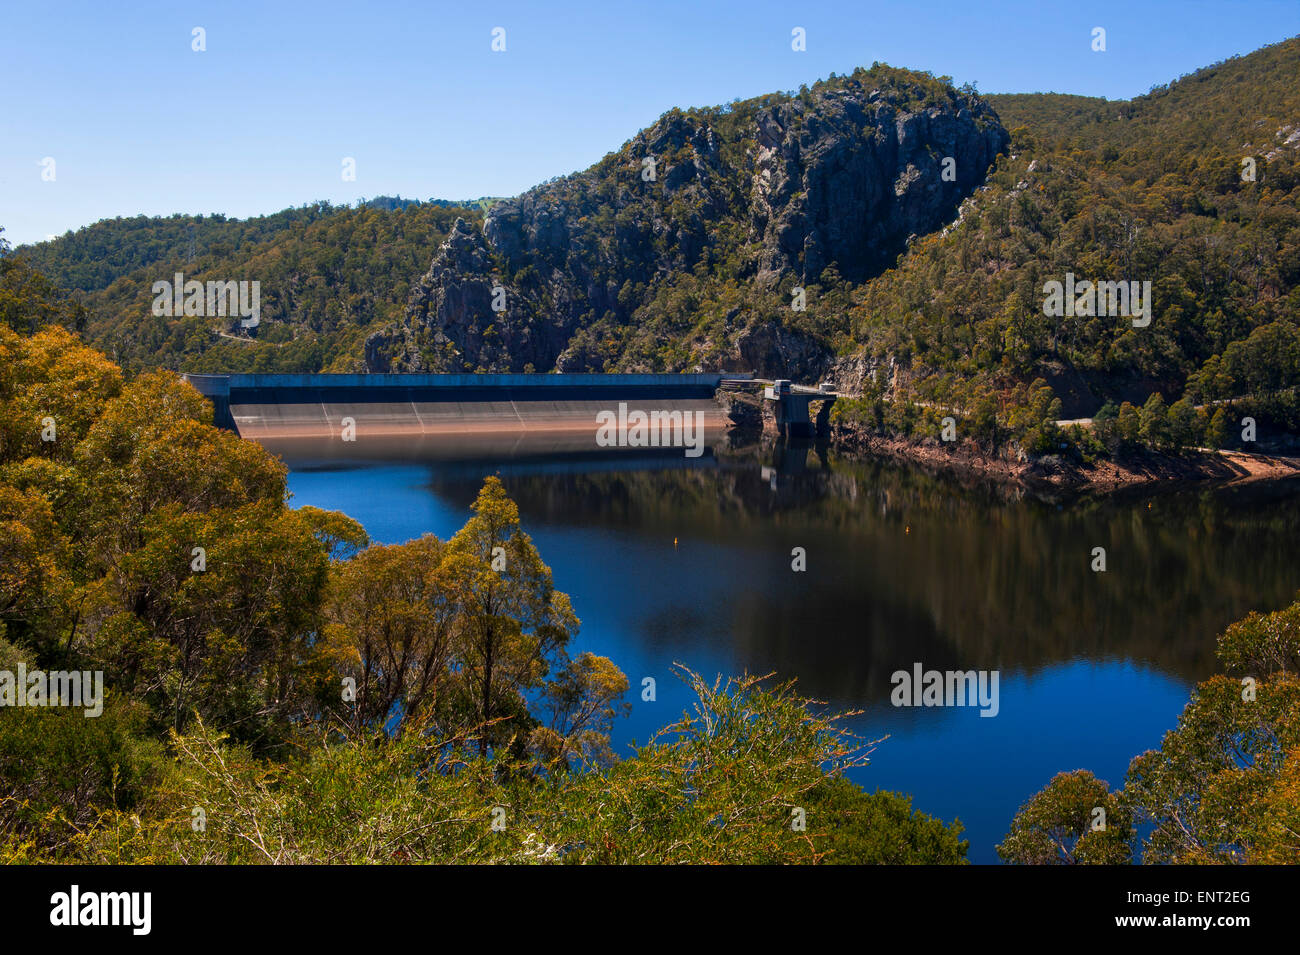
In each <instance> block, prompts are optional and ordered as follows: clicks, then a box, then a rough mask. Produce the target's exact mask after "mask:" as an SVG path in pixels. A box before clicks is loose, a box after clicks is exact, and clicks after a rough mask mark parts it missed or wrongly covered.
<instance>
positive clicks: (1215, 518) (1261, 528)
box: [268, 441, 1300, 862]
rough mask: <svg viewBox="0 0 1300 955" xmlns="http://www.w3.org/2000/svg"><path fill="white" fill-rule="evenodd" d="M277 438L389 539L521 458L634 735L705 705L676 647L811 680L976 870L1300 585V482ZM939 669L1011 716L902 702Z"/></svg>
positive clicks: (1179, 702)
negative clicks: (985, 683) (1054, 793)
mask: <svg viewBox="0 0 1300 955" xmlns="http://www.w3.org/2000/svg"><path fill="white" fill-rule="evenodd" d="M268 447H269V448H270V449H271V450H272V451H275V452H277V453H280V454H281V455H282V456H283V457H284V458H285V459H286V462H287V463H288V464H289V466H290V469H291V471H290V488H291V490H292V492H293V495H294V498H293V503H294V505H295V506H301V505H304V504H312V505H315V506H317V507H322V508H329V509H333V510H339V511H343V512H344V513H346V514H348V515H350V516H351V517H353V518H355V519H356V520H358V521H360V522H361V523H362V524H363V525H364V526H365V527H366V530H367V531H368V532H369V533H370V535H371V537H372V538H373V539H375V540H376V541H380V542H383V543H395V542H400V541H405V540H409V539H411V538H413V537H417V536H419V535H421V534H424V533H433V534H436V535H437V536H439V537H441V538H446V537H449V536H450V535H451V534H453V533H454V532H455V531H456V530H457V529H459V528H460V527H461V525H462V524H463V523H464V522H465V520H466V518H467V517H468V515H469V505H470V503H471V502H472V501H473V499H474V496H475V494H476V493H477V491H478V488H479V486H480V484H481V481H482V479H483V477H484V476H485V475H487V474H492V473H496V474H499V475H500V476H501V478H502V480H503V482H504V483H505V485H506V488H507V490H508V491H509V493H510V494H511V496H512V497H513V498H514V500H515V501H516V502H517V503H518V505H519V508H520V512H521V515H522V519H523V524H524V527H525V529H526V530H527V532H528V533H529V534H530V535H531V536H532V538H533V540H534V542H535V543H536V545H537V547H538V549H539V550H540V552H541V555H542V558H543V559H544V560H545V561H546V562H547V563H548V564H549V565H550V566H551V568H552V570H553V572H554V579H555V584H556V586H557V587H558V588H559V589H561V590H563V591H565V592H567V593H568V594H569V595H570V596H571V597H572V599H573V606H574V609H575V610H576V612H577V614H578V616H579V617H580V618H581V620H582V627H581V630H580V632H579V633H578V635H577V637H576V638H575V639H574V641H573V643H572V644H571V646H570V651H571V652H573V653H575V654H576V653H578V652H581V651H583V650H591V651H593V652H595V653H599V654H602V655H605V656H608V657H610V658H611V659H613V661H614V662H615V663H616V664H617V665H618V666H619V667H620V668H621V669H622V670H623V671H624V672H625V673H626V674H627V676H628V679H629V681H630V683H631V685H632V691H631V692H630V693H629V695H628V699H629V701H630V702H631V703H632V712H631V715H630V716H629V717H628V718H627V719H623V720H621V721H620V722H619V724H618V725H617V727H616V730H615V737H614V743H615V751H616V752H619V751H621V752H628V750H627V746H628V744H630V743H631V742H632V741H634V740H635V741H638V742H644V741H645V740H647V739H648V738H649V737H650V735H651V734H652V733H653V732H654V731H655V730H656V729H658V728H660V727H662V726H664V725H666V724H668V723H670V722H672V721H673V720H675V719H676V718H677V717H679V716H680V715H681V713H682V711H683V709H684V708H685V707H686V706H687V705H688V703H689V700H690V694H689V692H688V691H687V689H686V687H685V686H683V685H682V684H681V683H680V682H679V681H678V680H677V679H676V678H675V677H674V676H673V671H672V664H673V663H674V662H680V663H683V664H686V665H687V666H689V667H691V668H692V669H694V670H696V671H699V672H701V673H703V674H705V675H706V676H709V677H712V676H713V675H715V674H724V675H730V674H740V673H742V672H745V671H748V672H750V673H758V674H766V673H769V672H773V673H775V674H776V676H777V677H779V678H791V677H793V678H797V680H798V686H799V688H800V689H801V691H802V692H803V693H804V694H805V695H807V696H811V697H814V698H816V699H818V700H822V701H825V702H826V703H828V704H830V705H831V706H832V707H834V708H836V709H840V710H860V711H862V712H861V713H860V714H859V715H858V716H856V717H854V718H853V720H852V726H853V728H854V729H855V730H856V731H857V732H858V733H859V734H860V735H862V736H865V737H868V738H873V739H874V738H879V737H888V738H887V739H885V740H884V741H883V742H882V743H880V745H879V746H878V748H877V749H876V752H875V754H874V755H873V757H872V762H871V764H870V765H869V766H867V767H865V768H863V769H861V770H855V771H854V772H853V774H852V778H853V779H854V781H855V782H857V783H859V784H860V785H862V786H864V787H866V788H868V789H877V788H880V789H890V790H896V791H899V792H903V793H906V794H909V795H911V796H912V797H913V805H914V806H915V807H916V808H918V809H921V810H923V811H925V812H927V813H930V814H931V815H935V816H938V817H940V818H942V819H944V820H952V819H953V818H959V819H960V820H961V822H962V824H963V825H964V826H965V827H966V837H967V838H969V839H970V842H971V847H970V858H971V859H972V861H975V862H995V861H997V856H996V853H995V851H994V846H995V845H996V844H997V842H999V841H1000V840H1001V839H1002V837H1003V836H1004V835H1005V833H1006V831H1007V827H1008V825H1009V823H1010V821H1011V818H1012V816H1013V815H1014V813H1015V811H1016V809H1017V807H1018V806H1019V805H1020V804H1021V803H1022V802H1023V801H1024V800H1025V799H1027V798H1028V797H1029V796H1030V795H1032V794H1033V793H1035V792H1037V791H1038V790H1039V789H1041V788H1042V787H1043V786H1044V785H1045V784H1046V783H1047V782H1048V780H1050V779H1051V777H1052V776H1053V775H1054V774H1055V773H1058V772H1061V771H1064V770H1072V769H1079V768H1086V769H1090V770H1092V771H1093V772H1095V773H1096V774H1097V775H1098V776H1099V777H1101V778H1102V779H1105V780H1107V781H1108V782H1110V783H1111V784H1112V786H1119V785H1121V784H1122V782H1123V776H1124V772H1125V769H1126V768H1127V766H1128V762H1129V760H1130V759H1131V758H1132V757H1133V756H1135V755H1136V754H1138V753H1140V752H1142V751H1144V750H1146V749H1149V748H1152V747H1155V746H1157V745H1159V743H1160V739H1161V736H1162V734H1163V733H1164V732H1165V731H1167V730H1169V729H1171V728H1172V727H1173V726H1174V725H1175V723H1176V721H1177V719H1178V715H1179V713H1180V712H1181V710H1182V708H1183V706H1184V705H1185V704H1186V702H1187V699H1188V695H1189V693H1190V691H1191V689H1192V688H1193V686H1194V685H1195V683H1196V682H1197V681H1199V680H1201V679H1204V678H1205V677H1207V676H1209V675H1210V674H1211V673H1213V672H1214V671H1215V669H1216V663H1215V659H1214V639H1215V636H1216V634H1217V633H1218V632H1220V631H1221V630H1222V629H1223V627H1224V626H1225V625H1227V624H1228V623H1230V622H1232V621H1233V620H1236V619H1238V618H1240V617H1241V616H1244V615H1245V614H1246V613H1247V612H1248V611H1250V610H1262V611H1268V610H1275V609H1278V608H1280V607H1282V606H1284V605H1286V604H1287V603H1289V602H1290V600H1291V599H1292V598H1293V597H1294V596H1295V594H1296V592H1297V590H1298V589H1300V570H1298V568H1300V561H1297V557H1300V534H1297V531H1298V530H1300V482H1291V483H1290V484H1287V483H1281V484H1275V485H1272V486H1260V487H1254V488H1244V487H1243V488H1220V489H1217V490H1216V489H1206V488H1200V489H1193V490H1184V491H1165V492H1163V493H1160V494H1139V495H1133V494H1130V495H1125V496H1123V497H1119V498H1110V499H1096V498H1087V497H1083V498H1074V499H1068V500H1059V501H1056V500H1045V499H1041V498H1038V497H1035V496H1033V495H1029V494H1026V493H1023V492H1018V491H1010V490H1007V489H996V488H990V487H983V486H978V485H976V486H969V485H965V484H963V483H960V482H957V481H955V480H954V479H951V478H939V477H934V476H930V475H928V474H925V473H923V472H920V471H917V470H913V469H908V468H904V467H901V466H897V465H893V464H886V463H881V462H873V461H863V460H855V459H851V458H847V457H842V456H839V455H836V454H835V453H833V452H827V451H826V450H824V449H822V450H818V449H815V448H798V447H794V448H789V447H784V446H781V445H777V446H767V447H765V448H762V449H756V450H752V451H748V452H719V453H718V454H714V453H713V452H710V453H709V454H707V455H706V456H704V457H702V458H699V459H696V460H687V459H685V458H684V457H683V456H682V455H681V453H680V452H676V453H675V454H664V455H662V456H645V455H642V454H641V453H640V452H635V451H622V452H612V453H609V454H606V455H590V454H573V453H561V452H557V453H553V454H532V455H530V456H527V457H518V456H514V455H511V454H507V453H503V454H501V455H499V456H497V457H495V458H493V457H486V458H485V457H476V458H474V459H470V460H464V459H457V457H456V455H455V454H454V453H448V449H447V448H445V447H444V448H441V449H440V453H439V455H438V456H437V459H436V460H434V459H430V458H428V457H427V456H425V455H423V454H420V453H410V454H406V455H404V454H402V453H401V451H400V449H391V448H390V449H388V450H387V451H385V452H384V453H383V454H382V455H378V456H376V457H375V458H372V459H367V458H365V457H357V456H356V455H355V454H353V455H352V456H350V457H346V458H345V457H343V456H341V455H340V454H339V453H338V450H339V447H340V445H339V443H338V442H328V441H322V442H320V443H317V444H313V443H297V444H294V445H293V446H292V447H279V448H277V447H276V446H275V444H274V442H268ZM476 453H478V452H476ZM1096 547H1104V548H1105V551H1106V570H1105V571H1104V572H1096V571H1094V570H1093V569H1092V564H1093V561H1094V556H1093V550H1094V548H1096ZM795 548H803V550H804V552H805V553H806V566H807V569H806V571H804V572H795V571H794V570H792V560H793V558H792V552H793V551H794V549H795ZM917 664H920V665H922V667H923V668H924V669H926V670H941V671H943V670H962V671H965V670H986V671H997V672H998V675H999V701H998V712H997V715H996V716H995V717H993V718H987V717H981V715H980V710H979V709H977V708H958V707H937V708H936V707H930V708H926V707H912V708H902V707H895V706H893V705H892V704H891V702H890V694H891V691H892V690H893V684H892V683H891V675H892V674H893V673H894V672H895V671H899V670H904V671H908V672H909V673H910V672H912V671H913V668H914V667H915V666H916V665H917ZM645 677H653V678H654V679H655V680H656V682H657V690H658V692H657V699H656V700H655V701H654V702H643V701H642V699H641V694H640V688H641V685H642V680H643V679H644V678H645Z"/></svg>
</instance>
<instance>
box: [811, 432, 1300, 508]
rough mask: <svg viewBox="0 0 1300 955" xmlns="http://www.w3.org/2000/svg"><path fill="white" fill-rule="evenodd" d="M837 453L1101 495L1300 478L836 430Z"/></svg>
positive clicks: (1275, 460)
mask: <svg viewBox="0 0 1300 955" xmlns="http://www.w3.org/2000/svg"><path fill="white" fill-rule="evenodd" d="M830 438H831V442H832V443H833V444H834V445H835V447H837V448H838V449H841V450H844V451H849V452H853V453H866V454H872V455H879V456H883V457H889V458H894V459H896V460H900V461H904V462H910V463H914V464H921V465H924V466H926V467H930V468H935V469H938V470H943V471H949V472H955V473H960V474H964V475H977V476H980V477H985V478H990V479H993V480H998V481H1003V482H1006V483H1011V484H1017V485H1021V486H1024V487H1029V488H1038V489H1048V488H1050V489H1056V490H1062V491H1067V490H1068V491H1082V492H1101V493H1106V492H1110V491H1118V490H1123V489H1126V488H1134V487H1142V486H1151V485H1156V484H1179V485H1182V484H1190V483H1213V484H1221V485H1225V486H1226V485H1242V484H1253V483H1259V482H1264V481H1278V480H1285V479H1287V478H1293V477H1298V476H1300V457H1289V456H1286V455H1277V454H1258V453H1255V454H1251V453H1246V452H1241V451H1217V452H1216V451H1209V450H1204V449H1198V450H1195V451H1189V452H1187V453H1185V454H1181V455H1167V454H1159V453H1156V452H1153V451H1143V452H1142V453H1141V454H1139V455H1136V456H1134V457H1132V458H1131V459H1128V460H1125V461H1115V460H1111V459H1106V458H1098V459H1097V460H1095V461H1093V462H1092V463H1091V464H1083V463H1081V462H1076V461H1071V460H1069V459H1066V458H1058V457H1055V456H1048V457H1045V458H1039V459H1036V460H1031V461H1020V460H1016V459H1014V458H1011V457H1003V456H1001V455H991V454H989V453H988V452H986V451H984V450H982V449H981V448H979V447H978V446H977V445H976V444H975V443H974V442H970V441H967V442H962V443H959V444H954V445H947V444H940V443H939V442H937V441H934V440H928V441H914V440H906V439H901V438H891V437H886V436H882V435H878V434H870V433H867V432H863V431H859V430H857V429H855V428H849V427H845V426H843V425H835V426H833V427H832V429H831V436H830Z"/></svg>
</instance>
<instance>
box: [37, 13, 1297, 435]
mask: <svg viewBox="0 0 1300 955" xmlns="http://www.w3.org/2000/svg"><path fill="white" fill-rule="evenodd" d="M1298 75H1300V39H1292V40H1288V41H1285V42H1283V43H1279V44H1276V45H1274V46H1270V47H1267V48H1264V49H1262V50H1259V51H1256V52H1255V53H1252V54H1250V55H1248V56H1244V57H1239V58H1236V59H1233V60H1230V61H1227V62H1225V63H1221V64H1217V65H1215V66H1211V67H1207V68H1206V69H1203V70H1200V71H1198V72H1196V73H1194V74H1191V75H1189V76H1186V77H1183V78H1181V79H1179V80H1177V81H1175V82H1171V83H1170V84H1169V85H1167V86H1163V87H1159V88H1157V89H1154V90H1152V91H1151V92H1150V93H1149V94H1147V95H1145V96H1141V97H1137V98H1135V99H1133V100H1131V101H1122V102H1118V101H1105V100H1101V99H1093V98H1089V97H1080V96H1067V95H1059V94H1050V93H1044V94H1037V93H1036V94H1023V95H999V96H987V97H981V96H980V95H979V94H978V93H976V92H975V91H974V90H972V89H960V90H959V89H954V88H953V87H952V86H951V85H950V83H948V82H947V81H946V78H935V77H932V76H930V75H928V74H920V73H914V72H909V71H906V70H897V69H892V68H889V67H884V66H879V65H877V66H875V67H873V68H871V69H870V70H857V71H855V72H854V73H852V74H851V75H848V76H842V77H835V76H832V77H831V78H829V79H827V80H824V81H821V82H819V83H816V84H814V85H813V86H811V87H806V88H803V89H800V90H798V91H795V92H792V93H774V94H770V95H767V96H762V97H757V98H755V99H752V100H747V101H737V102H733V103H731V104H728V105H726V106H720V107H711V108H699V109H689V110H673V111H670V112H669V113H667V114H665V115H664V116H662V117H661V118H660V119H659V120H657V121H656V122H655V123H654V124H653V125H651V126H650V127H648V128H647V129H645V130H643V131H641V132H640V133H638V134H637V135H636V136H634V137H633V138H632V139H631V140H629V141H628V142H627V143H626V144H624V145H623V147H621V148H620V149H619V150H617V151H615V152H612V153H610V154H609V155H608V156H606V157H605V158H604V159H603V160H601V161H600V162H599V163H597V164H596V165H595V166H593V167H591V168H590V169H588V170H585V171H583V172H580V173H576V174H574V175H572V176H566V177H562V178H559V179H557V180H553V181H551V182H548V183H545V184H543V185H541V186H538V187H537V188H535V189H533V190H530V191H529V192H527V193H525V194H523V195H521V196H519V197H515V198H513V199H506V200H480V201H476V202H474V203H471V204H467V206H465V207H461V208H448V207H444V206H441V205H433V204H427V203H426V204H420V205H408V204H406V201H405V200H392V201H389V202H385V203H381V204H380V205H382V206H383V207H382V208H381V207H377V206H370V207H362V208H355V209H354V208H343V209H338V208H330V207H327V206H313V207H306V208H304V209H296V210H286V211H285V212H283V213H278V214H277V215H275V216H268V217H265V218H263V219H258V220H248V221H247V222H243V223H237V222H226V221H224V220H219V219H215V218H214V219H209V220H204V221H202V222H195V221H192V220H187V219H184V218H175V219H168V220H156V219H155V220H121V221H117V220H115V221H113V222H106V223H99V224H97V225H95V226H92V227H90V228H88V229H85V230H82V231H81V232H78V233H76V234H74V235H72V236H68V237H65V238H63V239H60V240H56V241H54V242H51V243H43V244H41V245H39V246H37V247H35V248H33V249H30V250H22V251H23V253H24V255H25V256H26V257H27V258H28V259H29V260H30V262H31V263H32V264H34V265H35V266H37V267H38V268H40V269H41V270H43V271H45V272H47V273H48V274H49V275H50V276H51V277H52V278H53V280H54V281H55V282H57V283H59V284H62V285H64V286H66V287H69V288H75V289H80V290H82V291H81V292H79V295H80V297H81V299H82V300H83V302H84V303H85V305H86V307H87V308H88V310H89V314H88V317H87V319H86V322H85V332H84V334H85V336H86V337H87V338H88V339H89V340H90V341H92V342H93V343H95V344H97V345H99V346H100V347H102V348H104V349H105V350H107V351H108V352H109V353H110V354H112V355H113V356H114V357H115V359H116V360H118V361H120V362H122V363H124V364H126V365H127V366H128V367H131V368H134V367H141V366H149V365H164V366H167V367H181V366H184V367H188V368H192V369H195V370H216V369H230V370H272V369H285V370H288V369H300V370H321V369H330V370H354V369H363V368H364V369H369V370H417V369H423V370H444V371H462V370H470V371H474V370H485V371H486V370H516V371H521V370H527V369H529V368H534V369H536V370H539V371H540V370H548V369H558V370H563V371H582V370H602V369H625V370H690V369H692V368H696V367H703V368H724V367H725V368H736V367H739V368H746V369H753V370H754V371H756V372H759V373H761V374H767V375H773V376H775V375H781V376H785V377H794V378H799V379H804V380H808V379H813V378H817V377H823V376H829V377H831V378H833V379H834V380H835V381H836V382H837V383H838V384H839V385H840V386H841V388H843V389H847V390H850V391H855V392H860V393H861V394H862V395H863V396H864V397H863V403H862V405H861V406H860V407H859V408H857V409H856V411H855V412H854V413H856V414H857V415H858V417H859V418H860V420H861V422H862V423H864V424H866V425H868V426H872V427H877V428H883V429H885V430H890V431H894V432H901V433H916V432H918V431H924V430H925V428H927V427H929V425H928V424H927V423H926V421H925V420H924V418H925V415H924V414H918V412H917V409H918V408H946V409H951V410H952V411H953V412H954V413H956V414H957V415H958V416H959V417H960V418H961V419H962V420H963V423H964V427H965V429H966V432H965V433H967V434H974V435H975V436H977V437H980V438H988V439H991V440H993V441H994V442H995V443H996V442H997V441H998V440H1000V439H1001V438H1002V437H1004V436H1005V435H1006V434H1007V433H1008V431H1009V432H1010V433H1013V434H1015V435H1016V436H1017V437H1018V438H1020V439H1022V441H1023V442H1024V443H1027V444H1028V445H1029V446H1030V447H1032V448H1036V449H1038V450H1043V449H1045V448H1047V447H1049V446H1052V447H1054V446H1057V444H1059V439H1060V437H1061V436H1059V435H1057V434H1056V433H1055V432H1054V431H1053V429H1052V427H1050V426H1045V424H1044V423H1045V422H1049V421H1050V420H1052V419H1053V418H1054V417H1083V416H1090V415H1092V414H1094V413H1096V412H1098V411H1102V412H1103V417H1105V416H1106V415H1108V414H1110V415H1115V414H1118V413H1119V412H1120V411H1121V410H1123V409H1122V403H1123V402H1125V401H1129V402H1132V403H1133V404H1134V405H1135V406H1147V405H1150V406H1151V407H1150V408H1149V409H1148V411H1147V420H1146V421H1145V423H1144V424H1143V428H1144V431H1143V435H1144V440H1147V442H1148V443H1153V444H1160V443H1162V442H1163V441H1165V439H1166V436H1167V435H1166V428H1165V416H1166V410H1165V409H1166V408H1167V407H1169V406H1174V405H1176V404H1177V402H1178V401H1179V400H1180V399H1185V401H1184V404H1183V405H1182V406H1181V407H1180V409H1179V411H1178V416H1179V421H1180V422H1181V423H1180V424H1178V425H1177V426H1176V427H1173V429H1172V431H1169V432H1168V433H1169V434H1173V435H1175V436H1174V437H1170V438H1169V440H1170V441H1172V442H1174V443H1177V442H1178V441H1199V440H1202V439H1204V437H1205V425H1206V424H1207V422H1205V421H1200V422H1199V423H1196V422H1193V423H1191V424H1189V415H1190V416H1193V417H1194V415H1193V413H1192V411H1191V410H1190V409H1191V407H1192V406H1193V405H1201V406H1206V405H1211V403H1213V402H1219V401H1222V400H1225V399H1229V398H1247V399H1250V400H1251V401H1253V402H1254V403H1253V404H1252V405H1251V406H1250V410H1252V411H1255V412H1258V413H1259V414H1260V415H1262V416H1263V417H1264V418H1265V419H1267V420H1268V422H1269V426H1270V427H1273V426H1277V427H1280V428H1282V429H1284V430H1285V429H1289V430H1291V431H1292V432H1295V431H1300V406H1298V405H1297V398H1296V394H1295V382H1296V381H1297V380H1300V338H1298V332H1297V328H1296V324H1295V320H1296V315H1297V314H1300V307H1298V306H1300V167H1298V165H1297V157H1298V155H1300V148H1298V147H1300V84H1297V83H1296V82H1295V77H1296V76H1298ZM949 160H951V162H949ZM458 220H459V221H458ZM191 253H193V254H192V255H191ZM177 271H183V272H184V273H185V277H186V278H187V279H189V278H196V279H200V280H203V279H211V278H218V279H226V280H231V279H235V280H237V279H258V280H259V281H260V282H261V287H262V322H261V326H260V327H259V328H258V329H257V331H256V332H255V334H256V336H257V337H256V340H252V339H249V338H248V337H247V333H245V332H242V331H241V330H240V328H239V323H238V320H237V319H233V320H232V319H226V320H220V321H214V320H213V319H210V318H202V317H179V318H160V317H155V316H153V315H152V314H151V313H150V302H151V300H152V296H151V293H150V283H151V282H152V281H154V280H157V279H165V278H170V277H171V276H172V274H173V273H175V272H177ZM1067 274H1070V275H1073V276H1077V277H1078V278H1079V279H1081V280H1084V279H1086V280H1089V281H1106V282H1125V283H1130V282H1136V283H1138V286H1139V287H1141V285H1142V284H1143V283H1146V282H1149V283H1150V288H1151V296H1150V303H1151V322H1150V324H1149V325H1146V326H1145V327H1135V326H1134V325H1133V323H1132V322H1130V321H1129V320H1128V317H1126V316H1113V315H1112V316H1110V317H1105V316H1091V315H1086V314H1077V315H1069V316H1061V317H1053V316H1048V315H1045V314H1044V296H1045V292H1044V286H1045V283H1047V282H1050V281H1064V280H1065V278H1066V276H1067ZM798 289H803V290H804V291H803V295H802V297H801V298H800V297H799V295H798V291H797V290H798ZM796 303H798V304H802V305H803V306H804V307H803V308H798V307H796ZM1153 400H1154V404H1152V401H1153ZM1211 406H1213V405H1211ZM843 410H844V411H845V412H846V413H847V412H849V411H853V410H854V409H852V408H850V406H848V405H844V406H843ZM1127 414H1128V418H1127V419H1126V420H1127V424H1126V425H1125V428H1126V430H1125V432H1124V433H1125V434H1126V435H1127V434H1129V432H1132V434H1131V435H1129V437H1130V438H1132V439H1136V438H1137V436H1138V435H1137V428H1138V423H1134V422H1136V421H1137V419H1136V418H1135V417H1134V415H1133V413H1132V409H1130V412H1127ZM1139 423H1142V422H1139ZM1148 425H1149V427H1148ZM1189 428H1190V429H1191V430H1189ZM1177 434H1181V437H1177ZM1124 440H1129V438H1125V439H1124Z"/></svg>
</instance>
